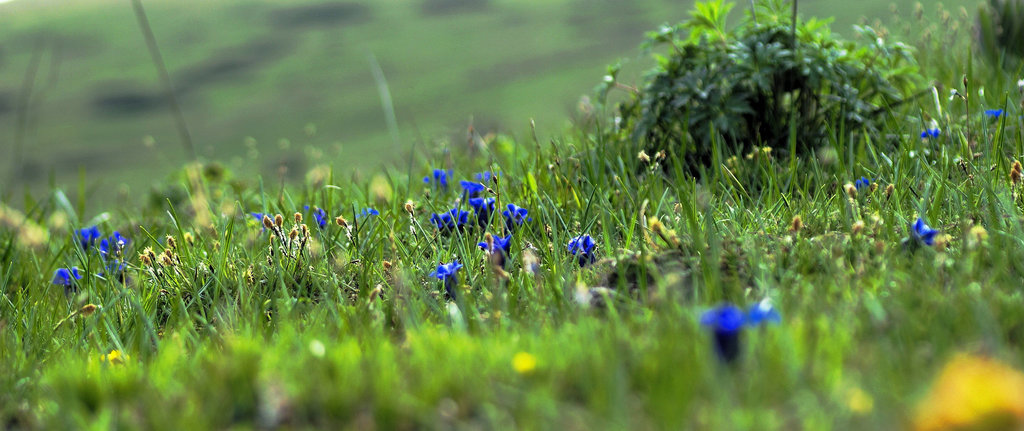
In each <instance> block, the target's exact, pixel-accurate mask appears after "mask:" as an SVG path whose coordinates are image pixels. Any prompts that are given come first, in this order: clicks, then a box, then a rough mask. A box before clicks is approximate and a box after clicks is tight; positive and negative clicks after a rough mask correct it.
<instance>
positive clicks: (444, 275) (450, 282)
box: [430, 260, 462, 299]
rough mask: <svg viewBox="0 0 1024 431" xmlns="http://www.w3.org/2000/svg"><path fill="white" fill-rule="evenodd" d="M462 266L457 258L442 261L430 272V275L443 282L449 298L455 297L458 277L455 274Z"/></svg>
mask: <svg viewBox="0 0 1024 431" xmlns="http://www.w3.org/2000/svg"><path fill="white" fill-rule="evenodd" d="M459 268H462V264H461V263H459V261H458V260H453V261H451V263H442V264H440V265H437V269H436V270H434V272H431V273H430V276H431V277H434V278H436V279H438V280H441V281H443V282H444V291H445V294H447V295H448V297H449V298H453V299H454V298H455V293H456V291H457V289H456V288H457V287H458V285H459V277H458V275H457V274H456V273H457V272H458V271H459Z"/></svg>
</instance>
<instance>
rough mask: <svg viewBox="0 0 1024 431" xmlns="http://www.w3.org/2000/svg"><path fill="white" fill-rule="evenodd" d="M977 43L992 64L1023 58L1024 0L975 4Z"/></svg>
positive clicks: (996, 0) (1009, 64)
mask: <svg viewBox="0 0 1024 431" xmlns="http://www.w3.org/2000/svg"><path fill="white" fill-rule="evenodd" d="M978 43H979V44H980V45H981V50H982V52H984V53H985V55H986V56H987V57H988V58H989V60H990V61H992V62H993V64H998V65H1001V66H1003V67H1007V66H1010V67H1013V66H1014V65H1016V64H1017V62H1018V61H1020V60H1021V59H1024V0H989V1H988V3H983V4H982V5H981V6H979V7H978Z"/></svg>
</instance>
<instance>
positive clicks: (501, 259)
mask: <svg viewBox="0 0 1024 431" xmlns="http://www.w3.org/2000/svg"><path fill="white" fill-rule="evenodd" d="M511 244H512V234H509V235H508V236H506V237H504V238H502V237H500V236H495V237H492V239H491V244H487V242H486V241H481V242H478V243H477V244H476V245H477V246H479V247H480V248H481V249H483V250H484V251H486V252H487V254H489V255H491V257H492V259H495V260H496V262H497V264H498V266H500V267H502V268H504V267H505V263H506V258H507V257H508V247H509V245H511Z"/></svg>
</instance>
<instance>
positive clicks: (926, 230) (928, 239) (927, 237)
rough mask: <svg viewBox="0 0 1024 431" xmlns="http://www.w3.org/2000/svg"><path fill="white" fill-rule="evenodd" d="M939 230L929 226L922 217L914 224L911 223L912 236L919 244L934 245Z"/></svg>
mask: <svg viewBox="0 0 1024 431" xmlns="http://www.w3.org/2000/svg"><path fill="white" fill-rule="evenodd" d="M938 233H939V231H938V230H935V229H932V228H930V227H928V225H927V224H925V223H924V220H922V219H921V218H920V217H918V218H917V221H915V222H914V224H912V225H910V238H911V239H912V240H913V241H914V242H915V243H919V244H924V245H932V244H935V235H936V234H938Z"/></svg>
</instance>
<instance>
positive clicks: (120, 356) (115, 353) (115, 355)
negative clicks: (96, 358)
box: [100, 349, 132, 365]
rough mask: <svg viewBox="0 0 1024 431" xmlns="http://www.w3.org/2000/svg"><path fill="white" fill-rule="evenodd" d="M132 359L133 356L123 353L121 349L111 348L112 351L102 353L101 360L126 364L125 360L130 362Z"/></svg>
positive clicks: (113, 363) (112, 363)
mask: <svg viewBox="0 0 1024 431" xmlns="http://www.w3.org/2000/svg"><path fill="white" fill-rule="evenodd" d="M131 359H132V357H131V356H128V355H126V354H124V353H121V351H120V350H117V349H114V350H111V351H110V353H108V354H106V355H100V361H102V362H109V363H110V364H111V365H124V364H125V362H128V361H129V360H131Z"/></svg>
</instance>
